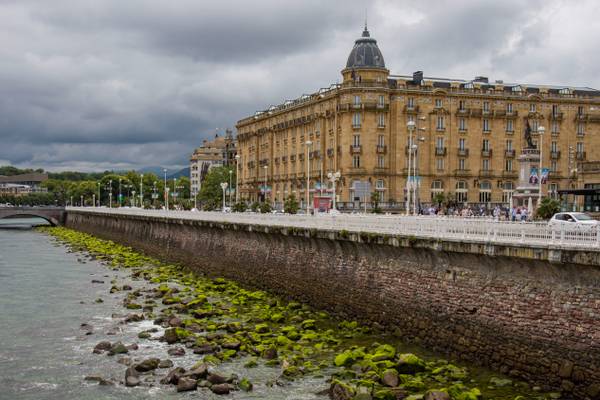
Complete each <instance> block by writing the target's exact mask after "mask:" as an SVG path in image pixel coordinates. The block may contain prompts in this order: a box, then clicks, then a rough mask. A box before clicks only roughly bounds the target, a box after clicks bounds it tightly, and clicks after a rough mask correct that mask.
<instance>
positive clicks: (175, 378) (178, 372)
mask: <svg viewBox="0 0 600 400" xmlns="http://www.w3.org/2000/svg"><path fill="white" fill-rule="evenodd" d="M184 373H185V369H183V368H181V367H177V368H174V369H172V370H170V371H169V373H168V374H167V376H165V377H164V378H162V379H161V380H160V383H162V384H163V385H177V382H179V378H181V377H182V376H183V374H184Z"/></svg>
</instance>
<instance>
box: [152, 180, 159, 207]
mask: <svg viewBox="0 0 600 400" xmlns="http://www.w3.org/2000/svg"><path fill="white" fill-rule="evenodd" d="M156 199H158V193H157V189H156V181H154V185H153V186H152V207H153V208H156Z"/></svg>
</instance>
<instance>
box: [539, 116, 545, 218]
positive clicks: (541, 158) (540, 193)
mask: <svg viewBox="0 0 600 400" xmlns="http://www.w3.org/2000/svg"><path fill="white" fill-rule="evenodd" d="M545 132H546V128H544V127H543V126H540V127H538V134H539V135H540V188H539V193H538V203H537V206H538V207H539V206H540V204H541V202H542V176H543V174H544V173H543V170H542V162H543V160H544V159H543V156H544V155H543V146H542V144H543V141H544V133H545Z"/></svg>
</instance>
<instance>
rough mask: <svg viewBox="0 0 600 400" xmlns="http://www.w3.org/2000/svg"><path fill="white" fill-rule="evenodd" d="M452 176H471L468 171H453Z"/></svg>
mask: <svg viewBox="0 0 600 400" xmlns="http://www.w3.org/2000/svg"><path fill="white" fill-rule="evenodd" d="M454 176H471V170H470V169H455V170H454Z"/></svg>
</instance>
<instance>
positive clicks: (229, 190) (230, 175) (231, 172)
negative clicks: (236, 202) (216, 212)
mask: <svg viewBox="0 0 600 400" xmlns="http://www.w3.org/2000/svg"><path fill="white" fill-rule="evenodd" d="M232 176H233V170H232V169H230V170H229V188H228V189H227V193H229V206H230V207H231V187H232V186H231V178H232Z"/></svg>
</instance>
